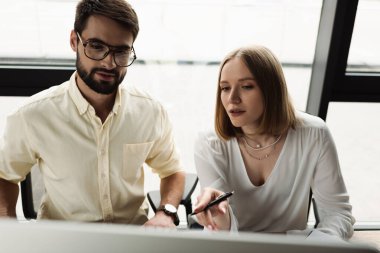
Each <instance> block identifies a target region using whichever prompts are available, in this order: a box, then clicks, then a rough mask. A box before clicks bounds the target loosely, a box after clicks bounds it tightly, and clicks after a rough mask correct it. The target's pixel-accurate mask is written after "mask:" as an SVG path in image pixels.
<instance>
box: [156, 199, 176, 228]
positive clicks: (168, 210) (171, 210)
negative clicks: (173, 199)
mask: <svg viewBox="0 0 380 253" xmlns="http://www.w3.org/2000/svg"><path fill="white" fill-rule="evenodd" d="M158 211H163V212H164V213H165V214H166V215H168V216H170V217H171V218H172V219H173V223H174V225H176V226H178V225H179V218H178V214H177V208H175V207H174V206H173V205H170V204H166V205H162V206H160V207H159V208H158V209H157V212H158Z"/></svg>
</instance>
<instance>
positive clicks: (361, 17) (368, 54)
mask: <svg viewBox="0 0 380 253" xmlns="http://www.w3.org/2000/svg"><path fill="white" fill-rule="evenodd" d="M379 12H380V1H374V0H360V1H359V4H358V9H357V12H356V18H355V26H354V32H353V34H352V40H351V47H350V53H349V56H348V62H347V64H348V66H347V71H363V72H380V49H379V45H380V36H378V33H377V32H375V30H376V27H377V25H378V24H380V16H379V15H378V13H379ZM374 29H375V30H374Z"/></svg>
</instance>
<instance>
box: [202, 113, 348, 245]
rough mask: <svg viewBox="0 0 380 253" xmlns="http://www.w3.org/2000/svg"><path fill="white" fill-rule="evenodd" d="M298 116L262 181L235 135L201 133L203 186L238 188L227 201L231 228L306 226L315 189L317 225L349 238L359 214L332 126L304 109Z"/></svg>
mask: <svg viewBox="0 0 380 253" xmlns="http://www.w3.org/2000/svg"><path fill="white" fill-rule="evenodd" d="M297 117H298V118H299V119H300V120H301V122H302V123H301V124H299V126H297V127H296V128H295V129H290V130H289V131H288V134H287V137H286V140H285V143H284V146H283V148H282V150H281V153H280V155H279V157H278V160H277V162H276V164H275V166H274V168H273V170H272V172H271V174H270V176H269V177H268V178H267V180H266V182H265V183H264V184H263V185H261V186H255V185H253V184H252V183H251V181H250V179H249V178H248V174H247V172H246V169H245V165H244V162H243V159H242V156H241V153H240V149H239V145H238V143H237V140H236V138H232V139H230V140H229V141H227V142H225V141H222V140H221V139H219V138H218V137H217V135H216V134H215V133H214V132H204V133H201V134H199V136H198V139H197V141H196V143H195V165H196V170H197V173H198V176H199V180H200V184H201V187H202V188H204V187H213V188H216V189H219V190H221V191H232V190H233V191H234V192H235V194H234V195H233V196H232V197H231V198H230V201H229V202H230V205H231V208H232V211H233V212H232V224H231V227H232V229H233V228H234V227H235V228H237V229H238V230H239V231H256V232H288V233H298V232H300V233H302V232H305V233H306V231H308V230H307V228H306V226H307V219H308V217H307V214H308V206H309V194H310V189H311V190H312V191H313V196H314V198H315V200H316V203H317V207H318V212H319V216H320V223H319V225H318V228H317V230H319V231H321V232H324V233H328V234H331V235H336V236H339V237H341V238H349V237H351V236H352V233H353V226H352V225H353V224H354V222H355V219H354V217H353V216H352V215H351V209H352V206H351V205H350V203H349V196H348V193H347V190H346V187H345V184H344V181H343V178H342V174H341V171H340V166H339V161H338V155H337V151H336V147H335V144H334V141H333V139H332V136H331V134H330V131H329V130H328V128H327V126H326V124H325V123H324V122H323V121H322V120H321V119H320V118H317V117H315V116H311V115H308V114H306V113H301V112H299V113H297ZM319 231H314V232H319Z"/></svg>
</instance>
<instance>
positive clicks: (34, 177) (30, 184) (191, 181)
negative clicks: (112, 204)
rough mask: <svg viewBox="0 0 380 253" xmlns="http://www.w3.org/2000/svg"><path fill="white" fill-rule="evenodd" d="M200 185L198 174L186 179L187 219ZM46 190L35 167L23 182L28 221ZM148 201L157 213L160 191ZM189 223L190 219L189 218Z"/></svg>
mask: <svg viewBox="0 0 380 253" xmlns="http://www.w3.org/2000/svg"><path fill="white" fill-rule="evenodd" d="M197 183H198V177H197V175H196V174H189V173H188V174H186V177H185V189H184V193H183V196H182V200H181V203H180V204H181V205H184V206H185V210H186V217H187V216H188V215H189V214H191V213H192V203H191V195H192V193H193V192H194V190H195V187H196V186H197ZM44 191H45V188H44V184H43V181H42V177H41V174H40V171H39V169H38V168H37V167H36V166H35V167H33V168H32V170H31V172H30V173H29V174H28V175H27V176H26V178H25V180H24V181H22V182H21V200H22V209H23V212H24V217H25V218H26V219H36V218H37V211H38V209H36V208H38V207H39V206H40V203H41V199H42V196H43V194H44ZM147 197H148V201H149V203H150V205H151V207H152V209H153V211H154V212H156V210H157V208H158V207H159V205H160V201H161V197H160V191H151V192H148V195H147ZM187 221H188V222H189V219H188V218H187Z"/></svg>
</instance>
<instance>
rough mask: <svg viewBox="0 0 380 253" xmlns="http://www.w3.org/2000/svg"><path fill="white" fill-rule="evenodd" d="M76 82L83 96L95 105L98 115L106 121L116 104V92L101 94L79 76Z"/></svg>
mask: <svg viewBox="0 0 380 253" xmlns="http://www.w3.org/2000/svg"><path fill="white" fill-rule="evenodd" d="M76 83H77V86H78V89H79V91H80V92H81V93H82V95H83V97H84V98H85V99H86V100H87V102H88V103H89V104H90V105H91V106H92V107H94V109H95V114H96V116H98V117H99V118H100V120H101V121H102V123H104V121H105V120H106V119H107V117H108V115H109V113H110V112H111V111H112V108H113V106H114V104H115V98H116V92H114V93H111V94H99V93H97V92H95V91H93V90H92V89H91V88H90V87H88V86H87V85H86V84H85V83H84V82H83V81H82V80H80V79H79V78H77V82H76Z"/></svg>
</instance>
